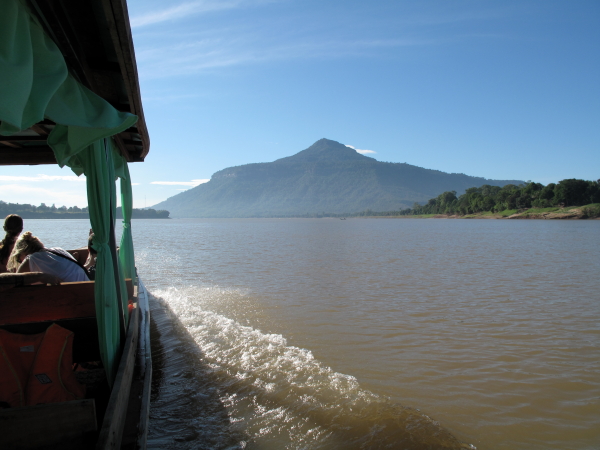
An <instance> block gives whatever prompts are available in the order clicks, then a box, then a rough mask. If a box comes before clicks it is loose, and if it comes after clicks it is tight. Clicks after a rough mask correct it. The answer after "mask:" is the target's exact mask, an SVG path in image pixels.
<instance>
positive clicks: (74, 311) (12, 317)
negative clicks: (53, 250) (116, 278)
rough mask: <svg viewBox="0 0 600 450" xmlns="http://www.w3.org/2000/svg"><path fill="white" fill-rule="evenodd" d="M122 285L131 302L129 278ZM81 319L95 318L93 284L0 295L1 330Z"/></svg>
mask: <svg viewBox="0 0 600 450" xmlns="http://www.w3.org/2000/svg"><path fill="white" fill-rule="evenodd" d="M125 285H126V286H127V297H128V298H133V282H132V280H131V278H127V279H126V280H125ZM82 317H96V304H95V301H94V282H93V281H78V282H73V283H62V284H60V285H59V286H41V285H35V286H23V287H19V288H13V289H10V290H8V291H4V292H2V301H0V326H3V325H13V324H21V323H32V322H48V321H58V320H62V319H75V318H82Z"/></svg>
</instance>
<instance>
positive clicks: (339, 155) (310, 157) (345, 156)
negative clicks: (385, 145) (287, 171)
mask: <svg viewBox="0 0 600 450" xmlns="http://www.w3.org/2000/svg"><path fill="white" fill-rule="evenodd" d="M357 160H358V161H365V160H373V158H369V157H368V156H364V155H361V154H360V153H358V152H357V151H356V150H354V149H353V148H350V147H347V146H345V145H344V144H341V143H339V142H337V141H332V140H331V139H325V138H323V139H319V140H318V141H317V142H315V143H314V144H313V145H311V146H310V147H308V148H307V149H306V150H302V151H301V152H298V153H296V154H295V155H292V156H288V157H286V158H281V159H278V160H277V161H275V162H317V161H319V162H323V161H357Z"/></svg>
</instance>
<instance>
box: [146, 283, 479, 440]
mask: <svg viewBox="0 0 600 450" xmlns="http://www.w3.org/2000/svg"><path fill="white" fill-rule="evenodd" d="M211 294H216V295H217V296H222V295H227V296H232V295H233V296H237V297H243V294H242V293H240V292H235V291H231V290H229V291H226V292H223V291H220V290H219V289H206V288H195V287H190V288H185V289H175V288H171V289H167V290H159V291H156V292H154V293H153V295H154V296H155V297H156V298H157V299H158V301H159V302H160V304H161V305H162V306H163V308H164V309H165V310H166V311H168V312H170V314H171V320H175V321H180V323H181V325H182V327H183V330H185V331H184V333H183V334H186V333H187V334H189V338H191V339H192V340H193V341H194V342H195V343H196V344H197V346H198V349H199V352H201V354H202V356H201V358H202V362H203V364H205V366H206V368H207V370H209V371H210V372H211V374H212V375H211V376H212V377H213V380H215V383H216V385H217V386H218V389H219V390H220V395H219V399H220V402H221V403H222V405H223V407H224V408H225V409H226V411H227V415H228V417H229V419H230V422H231V424H230V427H229V432H230V433H231V435H232V436H236V435H237V436H243V437H242V438H241V439H240V440H239V443H238V445H239V446H240V447H241V448H246V447H247V448H261V449H263V448H265V449H266V448H273V449H278V448H311V449H332V448H340V449H342V448H343V449H363V448H365V449H366V448H399V447H398V446H400V447H401V448H407V449H428V448H436V449H446V448H447V449H458V448H471V447H468V446H462V445H461V444H460V443H459V442H458V441H457V440H456V439H455V438H454V437H453V436H452V435H451V434H450V433H449V432H447V431H446V430H444V429H443V428H442V427H440V426H439V425H438V424H437V423H436V422H435V421H433V420H431V419H430V418H429V417H427V416H425V415H422V414H420V413H418V412H417V411H414V410H411V409H408V408H403V407H401V406H399V405H395V404H393V403H391V402H390V401H389V400H388V399H387V398H385V397H381V396H378V395H375V394H373V393H372V392H369V391H367V390H364V389H361V387H360V385H359V384H358V382H357V380H356V379H355V378H354V377H352V376H348V375H344V374H340V373H336V372H334V371H333V370H331V369H330V368H328V367H326V366H324V365H323V364H321V363H320V362H319V361H317V360H315V358H314V357H313V355H312V354H311V352H310V351H308V350H305V349H301V348H297V347H294V346H289V345H287V342H286V339H285V338H284V337H283V336H281V335H278V334H265V333H262V332H261V331H259V330H257V329H254V328H251V327H248V326H243V325H241V324H239V323H237V322H235V321H234V320H232V319H229V318H227V317H224V316H222V315H219V314H216V313H213V312H210V311H206V310H203V309H202V303H203V300H205V301H211V300H213V299H211V298H206V297H210V296H211ZM182 339H185V338H184V337H182ZM198 356H199V355H198ZM171 395H172V393H171ZM163 444H164V442H163ZM196 444H197V443H196ZM196 444H191V447H190V448H192V447H194V445H196Z"/></svg>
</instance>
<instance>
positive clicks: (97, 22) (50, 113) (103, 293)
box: [0, 0, 152, 449]
mask: <svg viewBox="0 0 600 450" xmlns="http://www.w3.org/2000/svg"><path fill="white" fill-rule="evenodd" d="M0 10H1V11H2V14H1V15H0V165H3V166H10V165H37V164H58V165H60V166H61V167H69V168H70V169H71V170H72V171H73V172H74V173H75V174H77V175H81V174H85V176H86V186H87V194H88V208H89V214H90V223H91V228H93V229H94V233H95V236H96V237H95V241H94V248H95V249H96V250H97V252H98V255H97V264H96V267H97V268H96V279H95V281H86V282H76V283H62V284H60V285H57V286H46V285H32V286H23V287H14V288H12V289H9V290H7V291H3V292H2V293H0V330H4V332H8V333H10V334H11V335H17V336H29V337H31V336H37V335H40V334H43V333H46V334H47V333H49V331H48V330H50V329H51V328H52V327H53V326H54V325H53V324H56V325H57V326H59V327H61V328H63V329H65V330H67V332H68V333H69V336H70V335H71V333H72V335H73V339H72V354H71V355H69V356H71V357H72V359H73V364H74V365H73V369H74V374H75V375H76V377H77V380H78V382H79V383H81V384H85V385H86V386H87V391H86V395H85V396H84V397H83V398H76V399H73V400H68V401H60V402H53V403H44V402H38V403H36V404H19V405H18V406H13V407H4V408H2V407H1V406H0V448H3V449H5V448H6V449H9V448H11V449H30V448H61V449H68V448H77V449H83V448H96V449H117V448H121V449H144V448H145V447H146V436H147V431H148V417H149V408H150V384H151V380H152V358H151V348H150V312H149V305H148V294H147V291H146V289H145V287H144V285H143V283H142V281H141V280H140V279H139V277H138V276H137V275H138V274H137V272H136V268H135V257H134V253H133V243H132V230H131V212H132V205H133V203H132V193H131V179H130V175H129V169H128V164H130V163H134V162H143V161H144V159H145V157H146V155H147V154H148V152H149V146H150V141H149V136H148V131H147V128H146V124H145V119H144V113H143V109H142V102H141V95H140V89H139V81H138V75H137V66H136V61H135V53H134V47H133V41H132V37H131V29H130V24H129V16H128V11H127V4H126V2H125V0H89V1H85V2H79V1H75V0H50V1H46V0H0ZM116 177H118V178H120V183H121V204H122V211H123V230H124V231H123V236H122V239H121V241H120V243H119V244H117V242H116V239H115V232H114V224H115V217H116V186H115V179H116ZM83 239H85V236H82V240H83ZM117 245H118V249H117ZM96 247H98V248H96ZM70 252H71V254H72V255H73V256H74V257H76V258H77V259H78V260H79V261H80V262H82V261H85V258H86V257H87V248H80V249H73V250H70ZM54 329H56V327H55V328H54ZM46 334H44V336H45V335H46ZM23 348H24V347H23ZM0 350H2V347H1V346H0ZM21 351H23V350H21ZM2 357H3V355H2V354H1V352H0V358H2ZM61 358H62V356H61ZM13 373H14V372H13ZM40 382H42V381H40ZM2 388H3V387H2V386H0V389H2ZM22 391H23V390H21V392H22ZM32 402H33V401H32ZM4 406H6V405H4Z"/></svg>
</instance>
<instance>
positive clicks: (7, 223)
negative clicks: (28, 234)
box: [0, 214, 23, 262]
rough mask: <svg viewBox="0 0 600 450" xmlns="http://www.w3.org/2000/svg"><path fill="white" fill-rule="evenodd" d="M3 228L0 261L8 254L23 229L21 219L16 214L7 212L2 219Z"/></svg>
mask: <svg viewBox="0 0 600 450" xmlns="http://www.w3.org/2000/svg"><path fill="white" fill-rule="evenodd" d="M3 228H4V231H6V236H4V239H2V241H0V262H1V261H4V260H5V259H6V258H8V257H9V256H10V252H11V251H12V249H13V246H14V245H15V241H16V240H17V237H18V236H19V234H21V231H23V219H22V218H21V216H18V215H16V214H9V215H8V216H6V219H4V227H3Z"/></svg>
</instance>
